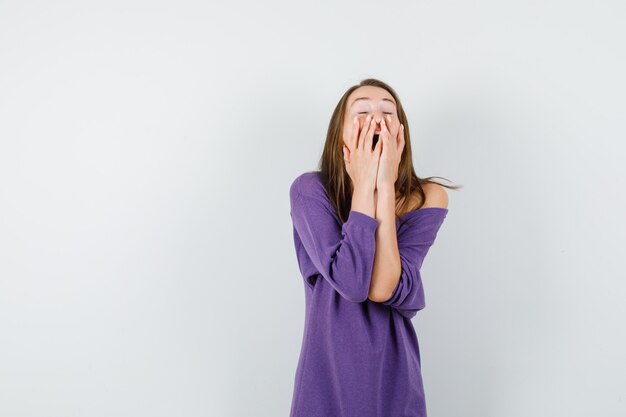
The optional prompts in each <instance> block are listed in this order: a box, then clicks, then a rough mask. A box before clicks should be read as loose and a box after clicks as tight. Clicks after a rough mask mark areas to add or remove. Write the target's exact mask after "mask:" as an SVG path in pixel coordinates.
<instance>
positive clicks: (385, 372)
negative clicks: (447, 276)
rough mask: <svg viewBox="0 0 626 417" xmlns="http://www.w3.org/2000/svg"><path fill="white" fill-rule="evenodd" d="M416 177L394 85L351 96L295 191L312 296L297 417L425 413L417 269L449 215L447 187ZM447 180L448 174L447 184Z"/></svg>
mask: <svg viewBox="0 0 626 417" xmlns="http://www.w3.org/2000/svg"><path fill="white" fill-rule="evenodd" d="M431 178H434V177H428V178H425V179H420V178H419V177H417V175H416V174H415V172H414V169H413V165H412V156H411V142H410V138H409V128H408V124H407V118H406V115H405V113H404V110H403V109H402V105H401V103H400V100H399V98H398V95H397V94H396V93H395V92H394V90H393V89H392V88H391V87H390V86H388V85H387V84H385V83H383V82H381V81H379V80H375V79H367V80H364V81H362V82H361V83H360V84H358V85H355V86H353V87H351V88H350V89H348V90H347V91H346V93H345V94H344V95H343V97H342V98H341V100H340V101H339V103H338V104H337V107H336V108H335V111H334V113H333V115H332V118H331V121H330V125H329V128H328V133H327V136H326V144H325V147H324V151H323V155H322V158H321V161H320V170H319V171H310V172H305V173H303V174H300V175H299V176H298V177H297V178H296V179H295V180H294V181H293V183H292V184H291V187H290V190H289V192H290V204H291V211H290V215H291V218H292V221H293V237H294V243H295V249H296V254H297V259H298V265H299V268H300V272H301V274H302V277H303V280H304V289H305V304H306V309H305V312H306V313H305V325H304V335H303V339H302V348H301V351H300V359H299V362H298V366H297V370H296V375H295V380H294V391H293V397H292V404H291V417H322V416H324V417H331V416H332V417H370V416H371V417H374V416H376V417H383V416H384V417H409V416H416V417H417V416H426V403H425V398H424V388H423V385H422V377H421V370H420V353H419V347H418V342H417V336H416V334H415V329H414V327H413V324H412V322H411V318H413V317H414V316H415V315H416V313H417V312H418V311H419V310H421V309H423V308H424V306H425V302H424V289H423V285H422V278H421V275H420V267H421V266H422V262H423V261H424V257H425V256H426V253H427V252H428V250H429V248H430V247H431V246H432V244H433V243H434V241H435V237H436V235H437V231H438V230H439V228H440V227H441V225H442V223H443V221H444V218H445V217H446V215H447V213H448V208H447V207H448V195H447V192H446V190H445V188H444V187H447V188H452V189H456V188H458V186H446V185H441V184H439V183H436V182H433V181H430V179H431ZM440 178H441V177H440Z"/></svg>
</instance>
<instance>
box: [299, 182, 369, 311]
mask: <svg viewBox="0 0 626 417" xmlns="http://www.w3.org/2000/svg"><path fill="white" fill-rule="evenodd" d="M301 180H302V178H301V177H299V178H297V179H296V180H295V181H294V183H293V184H292V186H291V188H290V192H289V194H290V203H291V212H290V215H291V218H292V221H293V225H294V228H295V230H296V232H297V234H298V237H299V238H300V240H301V242H302V245H303V246H304V249H305V250H306V253H307V255H308V256H309V258H310V259H311V261H312V262H313V264H314V265H315V267H316V269H317V271H318V272H319V273H320V274H321V275H322V277H323V278H324V279H326V280H327V281H328V283H329V284H330V285H331V286H332V287H333V288H334V289H335V290H336V291H337V292H338V293H339V294H340V295H341V296H342V297H344V298H345V299H347V300H349V301H353V302H363V301H365V300H367V298H368V294H369V288H370V283H371V279H372V271H373V268H374V256H375V253H376V228H377V227H378V221H377V220H376V219H375V218H373V217H370V216H368V215H366V214H364V213H361V212H359V211H354V210H351V211H350V213H349V216H348V219H347V220H346V222H345V223H343V224H342V225H341V224H340V222H339V218H338V216H336V214H333V212H332V211H331V209H332V208H331V207H329V203H330V202H329V201H328V200H327V198H324V196H323V194H322V193H324V192H325V190H324V189H323V187H321V184H317V183H314V182H312V181H307V179H306V178H305V179H304V180H303V181H302V182H303V184H300V182H301Z"/></svg>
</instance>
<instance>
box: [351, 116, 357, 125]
mask: <svg viewBox="0 0 626 417" xmlns="http://www.w3.org/2000/svg"><path fill="white" fill-rule="evenodd" d="M356 119H357V118H356V116H354V119H352V123H354V124H356Z"/></svg>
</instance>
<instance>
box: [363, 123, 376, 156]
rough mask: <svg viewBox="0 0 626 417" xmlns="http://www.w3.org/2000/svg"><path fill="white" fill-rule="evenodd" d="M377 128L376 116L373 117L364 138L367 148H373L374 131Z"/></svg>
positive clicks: (364, 145)
mask: <svg viewBox="0 0 626 417" xmlns="http://www.w3.org/2000/svg"><path fill="white" fill-rule="evenodd" d="M375 130H376V119H374V117H372V118H371V120H370V122H369V125H368V127H367V132H366V134H365V138H364V140H363V148H364V149H367V150H371V149H372V142H373V141H374V131H375Z"/></svg>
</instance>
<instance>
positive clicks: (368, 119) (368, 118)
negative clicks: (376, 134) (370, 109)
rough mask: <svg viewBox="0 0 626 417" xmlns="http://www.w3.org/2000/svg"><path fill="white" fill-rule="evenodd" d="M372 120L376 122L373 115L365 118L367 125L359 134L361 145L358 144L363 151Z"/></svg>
mask: <svg viewBox="0 0 626 417" xmlns="http://www.w3.org/2000/svg"><path fill="white" fill-rule="evenodd" d="M372 120H374V119H373V118H372V115H371V114H370V115H368V116H367V117H366V118H365V123H363V128H362V129H361V132H360V134H359V143H358V144H357V147H358V148H359V149H363V148H364V146H363V144H364V143H365V137H366V136H367V132H368V128H369V126H370V124H371V123H370V122H371V121H372Z"/></svg>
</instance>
